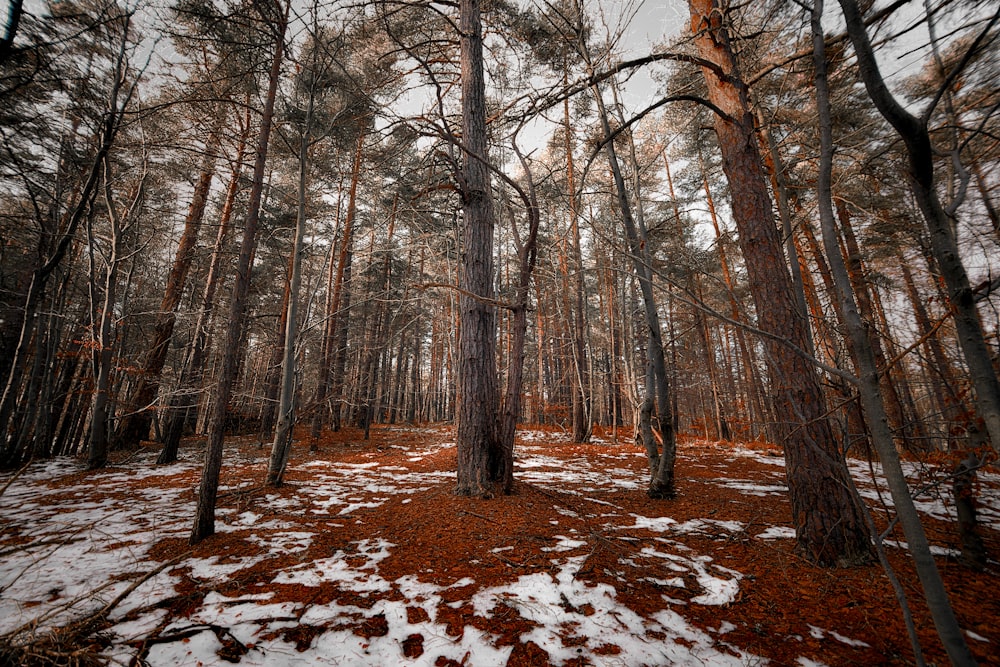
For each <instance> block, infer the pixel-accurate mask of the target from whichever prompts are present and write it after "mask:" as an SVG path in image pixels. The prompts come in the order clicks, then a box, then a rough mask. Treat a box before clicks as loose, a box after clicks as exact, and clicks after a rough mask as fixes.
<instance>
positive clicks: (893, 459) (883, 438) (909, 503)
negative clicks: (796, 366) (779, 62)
mask: <svg viewBox="0 0 1000 667" xmlns="http://www.w3.org/2000/svg"><path fill="white" fill-rule="evenodd" d="M822 16H823V2H822V0H814V5H813V10H812V17H811V25H812V34H813V65H814V68H815V71H816V73H815V80H816V110H817V115H818V117H819V118H818V120H819V135H820V163H819V179H818V182H817V196H818V199H819V214H820V224H821V227H822V229H823V243H824V246H825V248H826V254H827V257H828V259H829V260H830V267H831V269H832V270H833V275H834V280H835V283H836V286H837V296H838V298H839V300H840V307H841V310H842V312H843V313H844V319H845V323H846V325H847V330H848V335H849V336H850V337H851V340H852V341H853V348H854V357H855V360H856V363H857V373H858V380H859V381H858V389H859V391H860V393H861V404H862V406H863V408H864V412H865V418H866V421H867V423H868V427H869V430H870V432H871V436H872V443H873V444H874V446H875V448H876V450H877V451H878V454H879V460H880V461H881V463H882V470H883V472H884V474H885V476H886V480H887V482H888V484H889V492H890V493H891V495H892V501H893V505H894V506H895V508H896V516H897V517H898V518H899V522H900V523H901V524H902V526H903V532H904V534H905V535H906V541H907V544H908V545H909V551H910V556H911V557H912V558H913V561H914V566H915V567H916V570H917V576H918V577H919V578H920V583H921V585H922V586H923V589H924V594H925V596H926V599H927V605H928V607H929V608H930V611H931V616H932V617H933V619H934V625H935V627H936V628H937V631H938V636H939V637H941V640H942V642H943V643H944V646H945V649H946V651H947V653H948V657H949V658H950V659H951V662H952V664H953V665H969V664H975V660H973V658H972V654H971V653H970V652H969V647H968V644H967V643H966V641H965V636H964V634H963V633H962V628H961V627H960V626H959V625H958V621H957V619H956V618H955V614H954V611H952V608H951V603H950V602H949V600H948V594H947V592H946V590H945V588H944V582H943V581H942V580H941V575H940V573H939V572H938V569H937V565H936V563H935V562H934V556H933V554H932V553H931V549H930V543H929V542H928V541H927V535H926V534H925V532H924V529H923V525H922V524H921V522H920V517H919V515H918V514H917V509H916V507H915V506H914V504H913V498H912V497H911V495H910V489H909V487H908V486H907V483H906V477H905V476H904V474H903V469H902V467H901V466H900V464H899V456H898V454H897V453H896V448H895V445H894V443H893V438H892V432H891V431H890V429H889V419H888V415H887V413H886V409H885V403H884V402H883V394H882V387H881V386H880V382H879V375H880V373H879V365H878V363H877V361H876V354H875V343H874V342H873V340H872V338H873V335H872V332H871V329H870V328H869V327H866V326H865V324H864V322H863V321H862V319H861V315H860V314H859V312H858V305H857V301H856V299H855V298H854V294H853V291H852V285H851V279H850V276H849V274H848V269H847V265H846V264H845V262H844V258H843V255H842V254H841V249H840V243H839V239H838V233H837V229H836V225H837V223H836V219H835V217H834V212H833V193H832V187H831V180H832V174H833V131H832V122H831V118H830V91H829V86H828V83H827V63H826V50H825V35H824V34H823V27H822ZM876 539H878V538H877V536H876ZM877 546H878V547H879V548H881V545H877ZM914 650H915V652H916V653H917V657H918V660H919V658H920V647H919V644H918V643H916V642H915V643H914Z"/></svg>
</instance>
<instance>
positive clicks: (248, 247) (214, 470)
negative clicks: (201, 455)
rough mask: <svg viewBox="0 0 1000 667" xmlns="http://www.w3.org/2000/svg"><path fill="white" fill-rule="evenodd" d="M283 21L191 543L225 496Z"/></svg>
mask: <svg viewBox="0 0 1000 667" xmlns="http://www.w3.org/2000/svg"><path fill="white" fill-rule="evenodd" d="M282 11H283V13H282V17H281V19H280V20H279V23H278V25H277V26H274V27H275V31H274V34H275V46H274V56H273V59H272V61H271V71H270V74H269V77H268V87H267V96H266V97H265V98H264V112H263V115H262V118H261V122H260V135H259V136H258V139H257V157H256V161H255V162H254V171H253V181H252V186H251V188H250V200H249V201H248V202H247V217H246V222H245V224H244V227H243V242H242V243H241V245H240V254H239V259H238V260H237V265H236V282H235V284H234V285H233V293H232V296H231V302H230V310H229V322H228V324H227V326H226V339H225V347H223V357H222V368H221V369H220V371H219V380H218V386H217V388H216V395H215V400H214V403H213V405H212V412H211V415H210V421H209V427H208V444H207V446H206V448H205V464H204V468H203V469H202V474H201V484H200V486H199V489H198V508H197V513H196V516H195V520H194V525H193V527H192V529H191V538H190V542H191V544H197V543H198V542H201V541H202V540H203V539H205V538H206V537H208V536H210V535H213V534H214V533H215V501H216V497H217V496H218V492H219V474H220V472H221V470H222V439H223V437H224V435H225V425H226V410H227V408H228V407H229V398H230V395H231V394H232V389H233V384H234V382H235V381H236V372H237V366H238V360H237V354H238V352H239V349H240V340H241V338H242V334H243V325H244V317H243V315H244V313H243V311H244V310H245V308H246V301H247V293H248V292H249V290H250V269H251V260H252V258H253V255H254V250H255V249H256V246H257V226H258V223H259V220H260V202H261V195H262V193H263V191H264V175H265V174H264V171H265V167H266V165H267V148H268V142H269V141H270V138H271V126H272V119H273V117H274V100H275V97H276V95H277V91H278V80H279V78H280V75H281V62H282V56H283V54H284V39H285V26H286V24H287V21H288V5H286V6H285V8H284V9H283V10H282Z"/></svg>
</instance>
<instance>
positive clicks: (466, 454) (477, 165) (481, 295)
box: [456, 0, 505, 497]
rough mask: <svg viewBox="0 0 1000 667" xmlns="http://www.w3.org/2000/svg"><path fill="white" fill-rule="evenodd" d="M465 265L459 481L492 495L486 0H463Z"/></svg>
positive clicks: (461, 490)
mask: <svg viewBox="0 0 1000 667" xmlns="http://www.w3.org/2000/svg"><path fill="white" fill-rule="evenodd" d="M459 33H460V40H459V41H460V46H461V56H460V57H461V66H462V135H461V136H462V166H461V172H460V174H459V192H460V194H461V197H462V251H463V252H462V272H461V274H460V282H459V284H460V286H461V293H460V295H459V297H458V300H459V318H460V319H459V341H458V363H459V369H458V392H459V396H460V400H459V404H458V415H457V420H458V428H457V436H456V443H457V446H458V486H457V488H456V493H458V494H460V495H467V496H478V497H491V496H493V495H494V493H495V490H496V489H495V487H496V484H497V483H499V482H501V481H502V480H503V478H504V475H505V471H504V470H502V469H501V468H502V466H503V456H502V452H501V450H500V441H499V434H498V432H497V430H498V416H499V414H498V411H499V392H498V388H497V384H498V382H497V367H496V335H497V334H496V305H495V298H494V286H493V279H494V267H493V231H494V225H495V222H494V214H493V195H492V192H491V190H490V172H489V154H488V149H487V143H486V81H485V78H484V75H483V31H482V19H481V15H480V6H479V0H460V2H459Z"/></svg>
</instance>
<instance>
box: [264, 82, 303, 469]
mask: <svg viewBox="0 0 1000 667" xmlns="http://www.w3.org/2000/svg"><path fill="white" fill-rule="evenodd" d="M314 102H315V97H314V88H312V87H310V89H309V103H308V106H307V107H306V117H305V120H304V121H303V128H302V135H301V136H300V137H299V181H298V192H297V195H298V196H297V199H298V206H297V211H296V216H295V239H294V240H293V242H292V257H291V259H292V267H291V268H292V271H291V274H292V275H291V276H290V279H289V281H288V315H287V317H286V318H285V319H286V322H285V349H284V351H283V355H282V360H281V396H280V399H279V401H278V427H277V428H276V429H275V431H274V442H273V443H272V444H271V459H270V462H269V463H268V468H267V485H268V486H281V482H282V479H283V477H284V474H285V468H286V466H287V465H288V455H289V453H290V452H291V449H292V427H293V426H294V425H295V344H296V343H297V342H298V331H299V320H298V317H299V315H298V312H299V291H300V286H301V284H302V249H303V241H304V239H305V234H306V194H307V191H306V186H307V175H308V170H309V142H310V138H311V136H312V120H313V107H314Z"/></svg>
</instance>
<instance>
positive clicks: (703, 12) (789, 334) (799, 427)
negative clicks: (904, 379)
mask: <svg viewBox="0 0 1000 667" xmlns="http://www.w3.org/2000/svg"><path fill="white" fill-rule="evenodd" d="M689 4H690V9H691V32H692V34H693V35H694V41H695V45H696V47H697V49H698V53H699V55H700V56H701V57H702V58H703V59H705V60H706V61H707V62H709V63H712V65H711V66H709V65H705V66H702V73H703V74H704V77H705V82H706V84H707V85H708V94H709V99H710V100H711V102H712V103H713V104H714V105H715V106H716V107H718V108H719V109H720V110H721V111H722V112H723V113H724V114H726V115H725V116H720V115H716V118H715V121H714V126H715V132H716V134H717V135H718V138H719V146H720V148H721V150H722V166H723V171H724V172H725V174H726V177H727V178H728V180H729V186H730V192H731V197H732V212H733V219H734V221H735V222H736V225H737V228H738V230H739V242H740V248H741V249H742V250H743V256H744V261H745V262H746V269H747V277H748V279H749V285H750V291H751V293H752V295H753V300H754V306H755V308H756V311H757V320H758V326H759V327H760V329H762V330H763V331H765V332H767V333H769V334H771V335H773V336H775V337H776V339H775V338H768V339H767V340H766V342H765V348H766V350H767V353H768V362H769V364H768V365H769V369H770V382H771V392H772V395H773V396H774V408H775V415H776V416H777V417H778V419H779V420H781V421H779V422H778V424H777V425H776V427H777V430H778V432H779V435H780V436H781V440H782V444H783V446H784V452H785V464H786V475H787V480H788V489H789V497H790V500H791V505H792V524H793V526H794V527H795V534H796V541H797V545H796V550H797V551H798V552H799V553H801V554H802V555H803V556H804V557H806V558H808V559H809V560H811V561H812V562H814V563H817V564H821V565H828V566H832V565H840V566H848V565H854V564H858V563H863V562H867V561H868V560H869V559H870V558H871V545H870V542H869V536H868V529H867V527H866V525H865V522H864V517H863V515H862V510H861V508H860V507H858V505H857V504H856V503H855V499H854V497H853V496H852V495H851V493H850V490H849V489H850V480H849V479H848V476H847V469H846V466H845V465H844V457H843V453H842V452H841V451H840V450H839V448H838V446H837V442H836V439H835V438H834V435H833V431H832V429H831V428H830V424H829V422H828V420H827V416H826V406H825V402H824V399H823V392H822V388H821V386H820V383H819V377H818V375H817V373H816V370H815V369H814V368H813V366H812V364H811V363H810V362H809V361H808V360H807V359H806V358H805V357H804V356H803V355H802V354H800V352H798V351H796V350H794V349H792V347H790V346H794V347H795V348H798V350H799V351H804V350H806V349H808V345H809V342H808V340H807V334H806V330H805V325H804V322H803V321H802V316H801V313H800V312H799V310H798V308H797V306H796V304H795V298H794V292H793V288H792V283H791V278H790V277H789V274H788V269H787V266H786V264H785V258H784V256H783V254H782V248H781V236H780V235H779V233H778V228H777V226H776V224H775V220H774V214H773V211H772V206H771V200H770V195H769V193H768V190H767V177H766V175H765V173H764V169H763V164H762V161H761V157H760V153H759V152H758V149H757V139H756V134H755V128H754V122H753V116H752V114H751V112H750V108H749V99H748V92H747V87H746V84H745V83H744V82H743V80H742V77H741V76H740V73H739V69H738V67H737V65H736V61H735V57H734V55H733V52H732V47H731V46H730V43H729V34H728V32H727V30H726V28H725V27H724V23H723V13H722V10H721V9H720V8H719V5H718V4H717V2H715V1H714V0H690V3H689ZM782 339H783V340H785V341H787V344H785V343H782V342H778V340H782Z"/></svg>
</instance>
